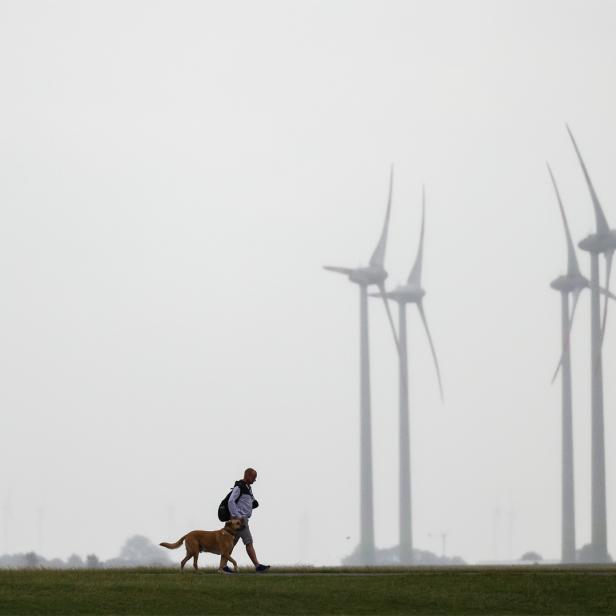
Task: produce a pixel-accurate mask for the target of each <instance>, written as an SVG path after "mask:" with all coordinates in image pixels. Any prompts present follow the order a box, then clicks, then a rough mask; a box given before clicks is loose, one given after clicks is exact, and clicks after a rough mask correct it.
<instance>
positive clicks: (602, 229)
mask: <svg viewBox="0 0 616 616" xmlns="http://www.w3.org/2000/svg"><path fill="white" fill-rule="evenodd" d="M566 126H567V131H568V132H569V137H571V141H572V142H573V147H574V148H575V152H576V154H577V157H578V160H579V161H580V165H581V166H582V171H583V172H584V177H585V178H586V184H587V185H588V190H589V191H590V196H591V197H592V204H593V207H594V208H595V218H596V220H597V233H609V232H610V228H609V225H608V224H607V219H606V218H605V214H604V213H603V209H602V208H601V203H599V197H597V193H596V191H595V187H594V186H593V185H592V182H591V180H590V176H589V175H588V170H587V169H586V165H585V164H584V160H583V159H582V155H581V154H580V150H579V148H578V146H577V143H576V142H575V139H574V137H573V133H572V132H571V129H570V128H569V126H568V125H566Z"/></svg>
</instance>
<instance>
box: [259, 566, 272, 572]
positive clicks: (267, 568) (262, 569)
mask: <svg viewBox="0 0 616 616" xmlns="http://www.w3.org/2000/svg"><path fill="white" fill-rule="evenodd" d="M269 568H270V566H269V565H257V566H256V567H255V571H256V572H257V573H265V572H266V571H268V570H269Z"/></svg>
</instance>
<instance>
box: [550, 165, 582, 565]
mask: <svg viewBox="0 0 616 616" xmlns="http://www.w3.org/2000/svg"><path fill="white" fill-rule="evenodd" d="M548 172H549V173H550V177H551V178H552V184H553V186H554V191H555V192H556V199H557V201H558V207H559V209H560V215H561V217H562V221H563V226H564V227H565V237H566V240H567V274H566V275H564V276H559V277H558V278H556V279H555V280H553V281H552V283H551V285H550V286H551V287H552V288H553V289H556V290H557V291H560V306H561V334H562V355H561V358H560V363H559V364H558V367H557V368H556V372H555V373H554V378H553V379H552V382H553V381H554V379H555V378H556V375H557V373H558V371H559V369H562V377H561V386H562V479H561V487H562V494H561V498H562V512H561V515H562V520H561V561H562V562H563V563H573V562H575V501H574V494H575V492H574V480H573V420H572V401H571V389H572V388H571V353H570V348H571V345H570V332H571V325H572V324H573V316H574V314H575V308H576V306H577V302H578V298H579V297H580V293H581V292H582V291H583V290H584V289H586V288H587V287H588V286H589V283H588V279H587V278H585V277H584V276H582V273H581V272H580V266H579V264H578V260H577V256H576V254H575V248H574V246H573V240H572V239H571V232H570V231H569V224H568V223H567V217H566V215H565V209H564V207H563V204H562V200H561V198H560V193H559V191H558V186H557V185H556V180H555V179H554V175H553V173H552V170H551V169H550V166H549V165H548ZM571 294H572V295H573V310H572V311H571V315H570V314H569V296H570V295H571Z"/></svg>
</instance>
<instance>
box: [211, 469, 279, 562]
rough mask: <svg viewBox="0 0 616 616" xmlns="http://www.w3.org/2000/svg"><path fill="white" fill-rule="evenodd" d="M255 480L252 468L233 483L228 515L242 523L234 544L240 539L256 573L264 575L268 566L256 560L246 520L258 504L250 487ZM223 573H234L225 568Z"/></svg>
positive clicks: (255, 474)
mask: <svg viewBox="0 0 616 616" xmlns="http://www.w3.org/2000/svg"><path fill="white" fill-rule="evenodd" d="M256 480H257V471H255V469H254V468H247V469H246V470H245V471H244V479H240V480H239V481H236V482H235V486H234V487H233V490H232V491H231V495H230V496H229V513H230V514H231V517H232V518H240V519H242V520H243V522H244V527H243V529H242V530H241V531H239V532H238V533H236V535H235V542H236V543H237V542H238V541H239V539H240V538H241V539H242V541H243V542H244V545H245V546H246V553H247V554H248V556H249V558H250V560H251V561H252V564H253V565H254V566H255V571H256V572H257V573H264V572H265V571H267V570H268V569H269V568H270V566H269V565H262V564H261V563H260V562H259V559H258V558H257V553H256V552H255V547H254V544H253V542H252V535H251V533H250V528H249V526H248V520H249V519H250V516H251V515H252V510H253V509H256V508H257V507H258V506H259V503H258V502H257V501H256V500H255V499H254V496H253V495H252V488H251V487H250V486H251V485H252V484H253V483H254V482H255V481H256ZM223 571H224V572H225V573H235V572H234V571H233V569H231V568H230V567H228V566H227V564H226V563H225V566H224V567H223Z"/></svg>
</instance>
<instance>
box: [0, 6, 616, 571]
mask: <svg viewBox="0 0 616 616" xmlns="http://www.w3.org/2000/svg"><path fill="white" fill-rule="evenodd" d="M615 30H616V5H614V4H613V3H610V2H601V1H598V0H594V1H593V0H591V1H585V2H581V1H556V0H553V1H552V0H541V1H539V2H528V1H520V0H518V1H515V2H514V1H505V0H499V1H496V2H494V1H491V2H488V1H471V0H465V1H464V2H455V1H445V0H443V1H436V2H430V3H422V2H414V1H413V2H394V1H385V2H378V3H377V2H368V1H362V2H359V1H341V0H337V1H336V2H317V1H298V2H282V1H279V2H274V1H264V2H259V3H252V2H246V1H239V2H234V3H224V4H223V3H215V2H187V1H185V2H173V3H172V2H166V1H160V2H145V1H143V2H139V1H128V2H105V3H103V2H88V3H84V2H77V1H72V2H71V1H59V2H43V1H38V2H28V3H23V2H16V1H6V0H2V1H0V135H1V138H0V284H1V285H2V289H3V292H2V301H0V369H1V374H2V379H1V380H0V435H1V436H0V439H1V440H0V443H1V448H0V469H1V470H0V504H1V505H2V510H1V511H0V513H1V514H2V524H3V526H2V534H1V535H0V541H1V542H0V552H1V553H13V552H25V551H30V550H35V551H36V552H38V553H40V554H43V555H45V556H48V557H52V556H59V557H62V558H66V557H67V556H69V555H70V554H72V553H75V552H76V553H78V554H81V555H82V556H85V555H86V554H90V553H96V554H97V555H98V556H99V557H100V558H102V559H107V558H111V557H114V556H116V555H117V554H118V553H119V551H120V549H121V547H122V545H123V544H124V542H125V540H126V538H127V537H129V536H131V535H135V534H139V535H145V536H147V537H149V538H150V539H152V540H153V541H154V542H155V543H158V542H159V541H175V540H176V539H177V538H179V537H180V536H182V535H183V534H185V532H187V531H188V530H191V529H193V528H204V529H212V528H217V527H219V525H220V523H219V522H218V520H217V517H216V510H217V506H218V503H219V501H220V500H221V498H222V497H223V496H224V494H225V493H226V491H227V490H228V489H229V488H230V487H232V485H233V482H234V481H235V480H236V479H239V478H240V477H241V474H242V472H243V469H244V468H246V467H247V466H252V467H254V468H256V469H257V471H258V473H259V476H258V479H257V482H256V483H255V485H254V488H253V490H254V493H255V496H256V498H257V499H258V500H259V502H260V504H261V506H260V507H259V509H257V510H256V511H255V513H254V516H253V521H252V523H251V526H252V530H253V535H254V537H255V547H256V549H257V552H258V554H259V557H260V558H261V560H262V561H263V562H271V563H297V562H305V563H313V564H338V563H339V562H340V560H341V558H343V557H344V556H346V555H348V554H349V553H350V552H351V551H352V550H353V549H354V548H355V546H356V544H357V541H358V529H359V477H358V472H359V451H358V447H359V415H358V395H359V381H358V378H359V358H358V344H359V341H358V318H359V314H358V306H357V289H356V288H355V287H354V286H352V285H350V284H348V283H347V282H346V281H344V280H343V279H342V278H341V277H340V276H334V275H332V274H330V273H328V272H325V271H324V270H323V269H322V265H325V264H330V263H331V264H336V265H348V266H349V267H356V266H359V265H366V264H367V262H368V260H369V259H370V256H371V254H372V251H373V250H374V246H375V245H376V242H377V240H378V236H379V234H380V229H381V225H382V220H383V214H384V208H385V203H386V198H387V188H388V178H389V166H390V164H392V163H393V164H394V190H393V205H392V214H391V226H390V230H389V244H388V248H387V255H386V259H385V267H386V269H387V270H388V272H389V279H388V283H389V285H390V286H392V285H395V284H398V283H400V282H403V281H404V280H406V277H407V276H408V273H409V270H410V267H411V265H412V263H413V259H414V257H415V253H416V250H417V243H418V239H419V230H420V221H421V189H422V185H425V187H426V235H425V253H424V277H423V286H424V287H425V289H426V291H427V294H426V298H425V308H426V312H427V314H428V317H429V320H430V327H431V331H432V334H433V336H434V341H435V345H436V349H437V352H438V355H439V360H440V364H441V370H442V374H443V386H444V391H445V402H444V403H441V401H440V397H439V392H438V386H437V381H436V376H435V374H434V367H433V364H432V358H431V356H430V350H429V347H428V343H427V341H426V340H425V336H424V334H423V332H422V331H421V329H420V327H421V325H420V322H419V319H418V317H417V314H416V310H414V309H413V307H412V306H411V307H410V308H409V310H408V326H409V363H410V411H411V469H412V480H413V516H414V521H413V534H414V543H415V546H416V547H417V548H419V549H426V550H431V551H434V552H436V553H440V552H441V533H446V534H447V543H446V549H447V553H448V554H449V555H454V554H455V555H459V556H461V557H462V558H464V559H465V560H466V561H467V562H478V561H486V560H494V559H508V558H517V557H519V556H520V555H521V554H522V553H523V552H525V551H527V550H535V551H537V552H539V553H540V554H542V555H543V556H544V558H554V559H556V558H558V557H559V554H560V388H559V386H558V385H553V386H551V385H550V379H551V376H552V373H553V371H554V368H555V366H556V363H557V361H558V357H559V353H560V298H559V295H558V294H557V293H556V292H554V291H553V290H552V289H550V287H549V284H550V282H551V281H552V280H553V279H554V278H555V277H556V276H558V275H559V274H562V273H564V272H565V269H566V255H567V253H566V245H565V237H564V233H563V229H562V223H561V220H560V215H559V212H558V207H557V203H556V199H555V197H554V194H553V189H552V186H551V184H550V179H549V176H548V174H547V170H546V166H545V161H546V160H548V161H549V162H550V165H551V167H552V169H553V171H554V173H555V176H556V179H557V181H558V183H559V188H560V191H561V195H562V197H563V202H564V206H565V208H566V211H567V215H568V217H569V224H570V226H571V232H572V235H573V239H574V241H575V242H576V243H577V241H579V240H580V239H581V238H582V237H584V236H585V235H587V234H588V233H589V232H591V231H592V230H593V229H594V215H593V212H592V208H591V202H590V198H589V195H588V191H587V188H586V186H585V184H584V179H583V176H582V174H581V172H580V169H579V165H578V163H577V160H576V159H575V154H574V151H573V148H572V147H571V143H570V141H569V138H568V136H567V133H566V130H565V126H564V123H565V122H568V123H569V125H570V126H571V128H572V130H573V131H574V133H575V135H576V138H577V141H578V144H579V146H580V149H581V151H582V153H583V155H584V157H585V161H586V163H587V165H588V167H589V171H590V174H591V177H592V178H593V182H594V184H595V187H596V188H597V191H598V194H599V198H600V199H601V202H602V204H603V206H604V209H605V213H606V216H607V218H608V221H610V223H611V226H612V227H614V226H615V225H616V182H615V181H614V161H615V160H616V118H615V116H614V109H615V108H616V87H615V85H614V75H615V74H616V40H615V39H614V35H613V34H614V31H615ZM579 260H580V266H581V269H582V271H583V273H584V274H585V275H588V273H589V265H588V255H586V254H585V253H579ZM588 304H589V298H588V295H587V294H586V295H583V296H582V299H581V301H580V305H579V308H578V314H577V316H576V323H575V326H574V329H573V341H572V353H573V360H572V361H573V379H574V384H573V387H574V390H573V395H574V408H573V417H574V439H575V476H576V515H577V525H576V527H577V543H578V547H580V546H581V545H583V544H584V543H587V542H588V541H589V540H590V451H589V445H590V397H589V376H590V357H589V352H590V351H589V320H590V316H589V305H588ZM611 317H613V318H608V325H607V332H606V341H605V347H604V375H605V422H606V437H605V440H606V470H607V485H608V492H607V509H608V542H609V543H608V549H609V551H610V553H611V554H612V555H613V556H614V555H615V554H616V527H614V525H613V524H611V525H610V520H614V512H615V511H616V502H615V499H616V493H614V490H613V489H612V488H611V486H612V485H613V483H614V477H615V475H614V473H615V472H616V468H615V465H616V451H615V450H614V447H612V446H611V444H613V443H614V442H616V416H615V411H616V409H615V405H616V388H615V387H614V379H613V378H612V375H613V373H614V369H615V368H616V365H615V362H616V325H615V324H614V320H616V311H614V310H613V309H612V314H611ZM370 328H371V330H370V334H371V370H372V424H373V455H374V486H375V532H376V543H377V546H378V547H389V546H392V545H394V544H396V543H397V540H398V527H397V526H398V525H397V511H398V509H397V508H398V495H397V490H398V461H397V455H398V435H397V426H398V415H397V413H398V389H397V387H398V385H397V382H398V381H397V357H396V353H395V347H394V345H393V342H392V336H391V332H390V331H389V326H388V323H387V320H386V318H385V314H384V311H383V308H382V305H381V304H380V302H379V301H378V300H376V299H375V300H372V302H371V304H370ZM240 552H241V557H240V558H238V561H239V564H240V565H242V564H245V563H247V559H246V556H245V554H244V552H243V550H241V551H240ZM172 556H173V557H175V556H176V554H173V555H172ZM177 556H178V560H179V552H178V553H177ZM206 561H207V562H209V564H212V561H211V560H210V559H206Z"/></svg>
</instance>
